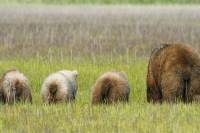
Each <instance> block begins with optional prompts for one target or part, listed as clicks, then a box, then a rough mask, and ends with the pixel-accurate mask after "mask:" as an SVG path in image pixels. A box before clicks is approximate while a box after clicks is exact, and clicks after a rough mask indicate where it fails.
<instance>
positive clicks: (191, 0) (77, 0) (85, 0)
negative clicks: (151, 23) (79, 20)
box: [0, 0, 200, 5]
mask: <svg viewBox="0 0 200 133" xmlns="http://www.w3.org/2000/svg"><path fill="white" fill-rule="evenodd" d="M0 3H7V4H9V3H11V4H12V3H18V4H58V5H62V4H199V3H200V0H0Z"/></svg>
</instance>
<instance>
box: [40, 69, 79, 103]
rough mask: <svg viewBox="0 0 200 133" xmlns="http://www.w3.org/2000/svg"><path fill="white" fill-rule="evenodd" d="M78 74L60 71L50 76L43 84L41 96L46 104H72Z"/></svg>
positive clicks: (76, 88)
mask: <svg viewBox="0 0 200 133" xmlns="http://www.w3.org/2000/svg"><path fill="white" fill-rule="evenodd" d="M77 77H78V72H77V71H76V70H74V71H70V70H61V71H58V72H55V73H52V74H50V75H49V76H48V77H47V78H46V79H45V80H44V82H43V84H42V88H41V95H42V99H43V102H44V103H46V104H56V103H64V102H65V103H67V102H73V101H75V98H76V92H77V90H78V85H77Z"/></svg>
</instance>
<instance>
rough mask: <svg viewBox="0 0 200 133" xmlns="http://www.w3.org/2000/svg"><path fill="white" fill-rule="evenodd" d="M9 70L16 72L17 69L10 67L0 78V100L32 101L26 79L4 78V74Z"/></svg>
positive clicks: (11, 101)
mask: <svg viewBox="0 0 200 133" xmlns="http://www.w3.org/2000/svg"><path fill="white" fill-rule="evenodd" d="M10 72H17V73H18V72H19V71H18V70H16V69H12V70H9V71H7V72H5V73H4V74H3V76H2V78H1V80H0V101H1V102H3V103H8V104H12V103H14V102H19V101H22V102H30V103H32V95H31V91H30V89H29V86H28V83H27V82H28V81H26V80H21V79H20V78H19V79H17V78H16V79H6V78H5V77H6V75H7V74H8V73H10ZM19 73H20V72H19ZM20 74H21V73H20ZM24 78H25V77H24ZM25 79H26V78H25Z"/></svg>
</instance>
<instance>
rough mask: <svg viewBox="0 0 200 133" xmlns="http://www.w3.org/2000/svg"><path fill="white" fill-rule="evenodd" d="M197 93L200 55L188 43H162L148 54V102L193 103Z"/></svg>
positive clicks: (198, 88)
mask: <svg viewBox="0 0 200 133" xmlns="http://www.w3.org/2000/svg"><path fill="white" fill-rule="evenodd" d="M199 96H200V57H199V55H198V54H197V53H196V52H195V51H194V50H193V49H192V48H190V47H189V46H185V45H181V44H171V45H170V44H164V45H163V46H162V47H161V48H157V49H155V50H154V51H153V52H152V54H151V57H150V60H149V65H148V74H147V101H148V102H153V103H156V102H159V103H162V102H164V101H165V102H172V103H174V102H176V101H183V102H185V103H188V102H192V101H193V100H194V99H195V98H198V97H199Z"/></svg>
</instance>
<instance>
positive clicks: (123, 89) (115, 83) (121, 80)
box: [92, 72, 130, 104]
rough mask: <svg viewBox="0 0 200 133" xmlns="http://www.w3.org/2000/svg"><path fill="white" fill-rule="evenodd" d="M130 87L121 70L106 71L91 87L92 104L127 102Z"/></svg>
mask: <svg viewBox="0 0 200 133" xmlns="http://www.w3.org/2000/svg"><path fill="white" fill-rule="evenodd" d="M129 94H130V87H129V83H128V79H127V77H126V75H125V74H124V73H122V72H106V73H104V74H103V75H101V76H100V77H99V78H98V79H97V81H96V83H95V84H94V86H93V87H92V104H99V103H106V104H110V103H116V102H118V101H124V102H128V99H129Z"/></svg>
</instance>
